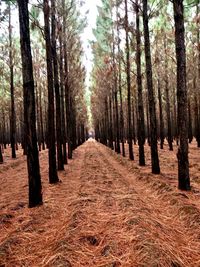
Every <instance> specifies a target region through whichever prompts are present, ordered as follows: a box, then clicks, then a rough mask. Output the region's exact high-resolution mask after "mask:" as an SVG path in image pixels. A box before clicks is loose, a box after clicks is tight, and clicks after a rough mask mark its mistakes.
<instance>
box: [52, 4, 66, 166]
mask: <svg viewBox="0 0 200 267" xmlns="http://www.w3.org/2000/svg"><path fill="white" fill-rule="evenodd" d="M55 13H56V7H55V0H51V24H52V31H51V39H52V57H53V74H54V90H55V97H56V147H57V168H58V170H59V171H62V170H64V163H63V154H62V134H61V111H60V88H59V79H58V55H57V49H56V14H55Z"/></svg>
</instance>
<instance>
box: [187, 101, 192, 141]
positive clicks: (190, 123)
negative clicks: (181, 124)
mask: <svg viewBox="0 0 200 267" xmlns="http://www.w3.org/2000/svg"><path fill="white" fill-rule="evenodd" d="M192 132H193V131H192V114H191V104H190V99H189V98H188V139H189V143H192V139H193V133H192Z"/></svg>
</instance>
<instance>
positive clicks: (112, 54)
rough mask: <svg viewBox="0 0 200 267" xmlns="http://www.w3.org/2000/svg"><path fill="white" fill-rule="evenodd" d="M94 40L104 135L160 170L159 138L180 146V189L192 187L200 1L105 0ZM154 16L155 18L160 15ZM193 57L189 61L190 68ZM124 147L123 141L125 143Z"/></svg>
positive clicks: (97, 116) (198, 128)
mask: <svg viewBox="0 0 200 267" xmlns="http://www.w3.org/2000/svg"><path fill="white" fill-rule="evenodd" d="M98 11H99V15H98V18H97V23H96V28H95V30H94V34H95V36H96V41H95V42H94V43H93V53H94V62H95V63H94V68H93V72H92V77H93V81H92V86H91V91H92V96H91V105H92V107H91V108H92V114H93V123H94V127H95V136H96V139H97V140H98V141H100V142H102V143H103V144H105V145H108V146H109V147H110V148H112V149H115V151H116V152H117V153H122V155H123V156H125V141H126V140H128V147H129V158H130V160H133V159H134V151H133V143H134V144H136V143H137V142H138V145H139V165H140V166H144V165H145V150H144V144H145V140H148V144H149V145H150V147H151V163H152V173H154V174H159V173H160V164H159V156H158V143H159V144H160V148H161V149H163V144H164V140H165V138H166V140H167V142H168V146H169V150H173V145H174V142H176V144H177V145H178V153H177V158H178V182H179V183H178V187H179V188H180V189H183V190H190V177H189V161H188V141H189V142H192V140H193V137H195V138H196V141H197V145H198V147H200V87H199V86H200V1H199V0H187V1H186V0H185V1H183V0H172V1H168V0H162V1H161V0H160V1H151V0H149V1H147V0H113V1H110V0H102V6H101V7H99V8H98ZM152 18H153V20H152ZM186 59H187V66H186ZM120 144H121V145H120Z"/></svg>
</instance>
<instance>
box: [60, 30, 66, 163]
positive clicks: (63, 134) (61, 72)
mask: <svg viewBox="0 0 200 267" xmlns="http://www.w3.org/2000/svg"><path fill="white" fill-rule="evenodd" d="M59 45H60V96H61V120H62V122H61V124H62V129H61V130H62V145H63V162H64V164H67V148H66V129H65V127H66V123H65V101H64V99H65V98H64V73H63V29H62V27H61V29H60V34H59Z"/></svg>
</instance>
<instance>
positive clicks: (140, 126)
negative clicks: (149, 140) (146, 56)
mask: <svg viewBox="0 0 200 267" xmlns="http://www.w3.org/2000/svg"><path fill="white" fill-rule="evenodd" d="M135 12H136V42H137V47H136V65H137V89H138V116H137V117H138V118H137V137H138V145H139V165H140V166H145V155H144V143H145V126H144V104H143V96H142V74H141V36H140V17H139V6H138V0H136V6H135Z"/></svg>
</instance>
